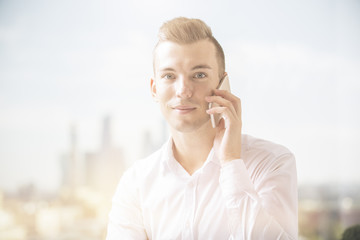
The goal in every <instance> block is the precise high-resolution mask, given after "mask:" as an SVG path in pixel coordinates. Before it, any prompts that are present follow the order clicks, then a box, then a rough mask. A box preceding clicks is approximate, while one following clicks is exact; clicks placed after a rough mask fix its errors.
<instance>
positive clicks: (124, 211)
mask: <svg viewBox="0 0 360 240" xmlns="http://www.w3.org/2000/svg"><path fill="white" fill-rule="evenodd" d="M137 191H138V188H137V187H136V176H135V173H134V171H133V169H131V168H130V169H129V170H127V171H126V172H125V173H124V175H123V176H122V178H121V181H120V183H119V185H118V187H117V189H116V193H115V195H114V197H113V202H112V203H113V204H112V208H111V211H110V214H109V224H108V230H107V237H106V240H118V239H139V240H141V239H147V236H146V233H145V229H144V226H143V219H142V214H141V209H140V204H139V198H138V192H137Z"/></svg>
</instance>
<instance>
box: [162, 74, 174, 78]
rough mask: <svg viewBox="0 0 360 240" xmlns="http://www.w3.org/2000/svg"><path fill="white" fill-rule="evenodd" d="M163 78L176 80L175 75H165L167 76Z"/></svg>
mask: <svg viewBox="0 0 360 240" xmlns="http://www.w3.org/2000/svg"><path fill="white" fill-rule="evenodd" d="M163 78H165V79H173V78H174V75H173V74H165V75H164V76H163Z"/></svg>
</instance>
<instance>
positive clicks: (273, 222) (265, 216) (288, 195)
mask: <svg viewBox="0 0 360 240" xmlns="http://www.w3.org/2000/svg"><path fill="white" fill-rule="evenodd" d="M259 171H260V169H259ZM220 186H221V189H222V192H223V195H224V198H225V202H226V208H227V210H228V214H229V218H230V219H229V220H230V231H231V234H232V237H233V238H234V239H297V177H296V167H295V159H294V157H293V155H292V154H290V153H288V154H284V155H281V156H279V157H277V159H275V160H274V161H273V163H272V164H271V166H269V167H268V168H267V170H266V172H265V173H263V176H261V177H259V180H256V181H255V182H254V183H253V182H252V181H251V179H250V176H249V174H248V171H247V169H246V167H245V164H244V162H243V160H241V159H239V160H234V161H231V162H229V163H227V164H225V165H223V167H222V169H221V175H220Z"/></svg>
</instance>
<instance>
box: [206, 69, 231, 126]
mask: <svg viewBox="0 0 360 240" xmlns="http://www.w3.org/2000/svg"><path fill="white" fill-rule="evenodd" d="M216 89H219V90H227V91H229V92H230V83H229V77H228V75H226V76H225V77H223V78H222V79H221V80H220V83H219V85H218V86H217V88H216ZM217 106H219V105H218V104H217V103H209V109H210V108H212V107H217ZM210 119H211V125H212V127H213V128H216V126H217V125H218V124H219V122H220V119H221V116H220V114H210Z"/></svg>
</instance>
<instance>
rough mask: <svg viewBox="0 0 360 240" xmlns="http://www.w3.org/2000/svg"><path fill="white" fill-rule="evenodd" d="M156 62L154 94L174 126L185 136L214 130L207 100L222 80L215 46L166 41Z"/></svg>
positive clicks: (166, 117)
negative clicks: (198, 130)
mask: <svg viewBox="0 0 360 240" xmlns="http://www.w3.org/2000/svg"><path fill="white" fill-rule="evenodd" d="M154 61H155V64H154V71H155V79H151V91H152V94H153V96H154V98H155V99H156V100H157V101H158V102H159V104H160V109H161V111H162V113H163V115H164V117H165V119H166V120H167V122H168V123H169V124H170V126H171V127H172V128H174V129H176V130H178V131H181V132H192V131H195V130H197V129H199V128H200V127H201V126H204V124H207V125H209V127H210V126H211V124H210V121H209V119H210V118H209V115H208V114H207V113H206V109H207V108H208V103H207V102H206V101H205V96H209V95H211V94H212V90H213V89H215V88H216V87H217V85H218V83H219V80H220V79H219V67H218V62H217V59H216V50H215V46H214V45H213V44H212V43H211V42H210V41H208V40H201V41H197V42H195V43H191V44H182V45H180V44H177V43H174V42H170V41H166V42H162V43H160V44H159V45H158V46H157V49H156V52H155V57H154Z"/></svg>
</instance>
